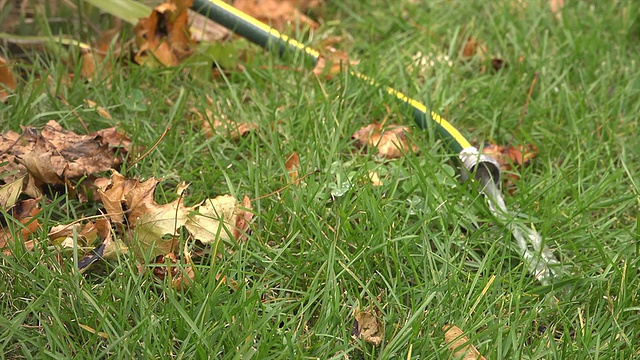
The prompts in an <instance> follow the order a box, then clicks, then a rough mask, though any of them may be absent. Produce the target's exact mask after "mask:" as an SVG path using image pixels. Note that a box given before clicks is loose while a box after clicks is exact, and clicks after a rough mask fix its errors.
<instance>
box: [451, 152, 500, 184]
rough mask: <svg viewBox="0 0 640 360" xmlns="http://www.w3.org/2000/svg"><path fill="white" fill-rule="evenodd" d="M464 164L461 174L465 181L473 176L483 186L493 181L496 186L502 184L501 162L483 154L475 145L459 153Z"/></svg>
mask: <svg viewBox="0 0 640 360" xmlns="http://www.w3.org/2000/svg"><path fill="white" fill-rule="evenodd" d="M458 156H459V157H460V160H461V161H462V164H463V165H464V167H463V169H462V173H461V174H460V176H461V177H462V180H463V181H467V180H468V179H469V177H471V176H473V177H474V178H475V179H476V180H478V181H480V183H481V184H482V186H483V187H484V186H486V185H487V183H489V182H490V181H493V182H494V183H495V185H496V186H500V164H498V162H497V161H496V160H494V159H493V158H491V157H489V156H486V155H483V154H481V153H480V152H479V151H478V149H476V148H475V147H473V146H472V147H468V148H464V149H462V151H461V152H460V154H459V155H458Z"/></svg>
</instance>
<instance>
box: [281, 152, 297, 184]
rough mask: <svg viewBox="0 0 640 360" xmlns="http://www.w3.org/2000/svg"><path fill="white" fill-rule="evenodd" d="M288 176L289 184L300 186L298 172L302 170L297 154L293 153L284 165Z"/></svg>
mask: <svg viewBox="0 0 640 360" xmlns="http://www.w3.org/2000/svg"><path fill="white" fill-rule="evenodd" d="M284 167H285V169H286V170H287V174H288V175H289V182H291V183H293V184H295V185H298V182H299V179H298V170H300V157H299V156H298V153H297V152H295V151H294V152H292V153H291V155H289V157H288V158H287V162H286V163H285V164H284Z"/></svg>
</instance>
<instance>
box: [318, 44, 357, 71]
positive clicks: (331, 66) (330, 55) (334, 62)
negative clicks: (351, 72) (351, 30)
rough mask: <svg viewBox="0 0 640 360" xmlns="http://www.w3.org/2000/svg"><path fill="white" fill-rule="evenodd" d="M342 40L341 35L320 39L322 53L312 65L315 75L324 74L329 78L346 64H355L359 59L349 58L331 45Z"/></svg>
mask: <svg viewBox="0 0 640 360" xmlns="http://www.w3.org/2000/svg"><path fill="white" fill-rule="evenodd" d="M341 41H342V38H341V37H330V38H328V39H325V40H324V41H322V46H321V47H322V49H323V51H322V54H321V55H320V58H319V59H318V62H316V65H315V66H314V67H313V73H314V74H315V75H316V76H324V77H326V78H328V79H331V78H332V77H333V76H335V75H338V74H340V73H341V72H342V71H343V70H344V69H345V68H346V67H347V66H352V65H357V64H358V63H359V61H357V60H349V55H348V54H347V53H346V52H344V51H340V50H337V49H336V48H335V47H334V46H333V45H334V44H336V43H339V42H341Z"/></svg>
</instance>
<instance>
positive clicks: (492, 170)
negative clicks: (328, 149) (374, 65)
mask: <svg viewBox="0 0 640 360" xmlns="http://www.w3.org/2000/svg"><path fill="white" fill-rule="evenodd" d="M192 9H193V10H194V11H196V12H198V13H200V14H202V15H204V16H206V17H208V18H209V19H211V20H213V21H215V22H217V23H218V24H220V25H222V26H224V27H226V28H228V29H229V30H231V31H233V32H234V33H236V34H238V35H240V36H242V37H244V38H246V39H248V40H249V41H251V42H253V43H255V44H257V45H260V46H262V47H263V48H265V49H268V50H275V51H277V52H278V53H279V54H280V55H281V56H282V55H284V54H285V53H287V52H288V51H291V52H293V53H297V52H301V53H304V54H305V55H306V57H307V58H308V59H309V61H310V62H311V63H312V64H314V65H315V64H316V63H317V62H318V60H319V59H320V52H319V51H317V50H315V49H312V48H310V47H308V46H306V45H304V44H302V43H300V42H298V41H296V40H294V39H291V38H290V37H288V36H287V35H285V34H282V33H280V32H279V31H277V30H276V29H273V28H272V27H270V26H268V25H266V24H264V23H262V22H260V21H259V20H257V19H255V18H253V17H251V16H249V15H247V14H245V13H243V12H242V11H240V10H238V9H236V8H234V7H233V6H231V5H229V4H227V3H225V2H223V1H221V0H194V1H193V6H192ZM350 73H351V75H353V76H355V77H357V78H359V79H361V80H363V81H365V82H366V83H368V84H371V85H374V86H380V85H379V84H378V83H377V82H376V81H375V80H373V79H372V78H370V77H368V76H366V75H363V74H360V73H358V72H355V71H353V70H351V71H350ZM383 88H384V89H385V90H386V92H387V93H388V94H389V95H391V96H393V97H395V98H396V99H398V100H400V101H402V102H403V103H405V104H407V105H409V106H411V107H412V109H413V118H414V120H415V122H416V124H417V125H418V126H420V127H421V128H427V127H428V122H430V121H431V122H432V123H433V124H434V125H435V129H436V132H437V133H438V135H439V136H440V138H442V139H443V141H444V142H445V143H446V144H447V146H448V147H449V149H451V151H453V152H454V153H455V154H457V155H458V156H459V158H460V160H461V161H462V163H463V165H464V168H465V169H466V170H467V171H463V172H462V175H463V177H465V178H466V177H468V175H469V173H474V174H475V178H476V179H478V180H480V181H481V182H483V183H484V182H486V181H493V182H495V183H496V184H497V183H499V181H500V166H499V165H498V163H497V162H496V161H495V160H493V159H491V158H489V157H486V156H484V155H481V154H480V153H479V152H478V150H477V149H476V148H475V147H473V146H471V144H470V143H469V141H468V140H467V139H465V137H464V136H463V135H462V134H461V133H460V132H459V131H458V130H457V129H456V128H455V127H454V126H453V125H451V123H449V122H448V121H447V120H445V119H444V118H443V117H441V116H440V115H439V114H437V113H436V112H434V111H428V110H427V107H426V106H425V105H423V104H422V103H420V102H419V101H417V100H414V99H412V98H410V97H408V96H407V95H405V94H403V93H401V92H400V91H398V90H396V89H394V88H391V87H388V86H383ZM476 170H477V171H476Z"/></svg>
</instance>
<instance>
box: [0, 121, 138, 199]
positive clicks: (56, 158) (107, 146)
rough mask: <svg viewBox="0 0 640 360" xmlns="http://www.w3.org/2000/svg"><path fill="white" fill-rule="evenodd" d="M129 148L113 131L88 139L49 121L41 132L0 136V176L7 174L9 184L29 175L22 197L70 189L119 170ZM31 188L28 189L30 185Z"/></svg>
mask: <svg viewBox="0 0 640 360" xmlns="http://www.w3.org/2000/svg"><path fill="white" fill-rule="evenodd" d="M130 148H131V140H129V139H128V138H127V137H126V136H125V135H124V134H123V133H120V132H118V131H117V130H116V128H108V129H104V130H100V131H96V132H94V133H91V134H88V135H78V134H75V133H73V132H71V131H67V130H64V129H63V128H62V127H61V126H60V124H58V123H57V122H56V121H54V120H51V121H49V122H48V123H47V125H45V126H44V127H43V128H42V130H38V129H37V128H35V127H23V129H22V134H17V133H15V132H13V131H9V132H7V133H4V134H0V154H1V155H0V162H5V161H6V162H7V164H6V165H4V166H2V167H0V172H2V173H5V172H7V173H10V174H11V175H10V176H9V177H8V178H3V179H2V180H0V181H11V180H12V179H15V178H17V177H20V176H23V175H24V174H27V173H28V174H29V179H28V180H27V186H26V187H25V189H24V190H23V191H24V193H26V194H27V195H30V196H32V197H37V196H39V195H40V190H39V189H42V187H43V186H44V185H54V186H55V185H63V186H71V184H70V183H69V180H70V179H71V180H79V179H81V178H83V177H85V176H89V175H93V174H96V173H99V172H103V171H106V170H109V169H113V168H118V167H119V166H120V165H121V164H122V163H123V162H124V158H125V156H126V155H127V153H128V152H129V150H130ZM29 184H31V185H29Z"/></svg>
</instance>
